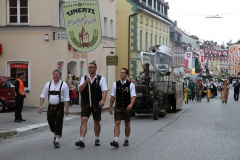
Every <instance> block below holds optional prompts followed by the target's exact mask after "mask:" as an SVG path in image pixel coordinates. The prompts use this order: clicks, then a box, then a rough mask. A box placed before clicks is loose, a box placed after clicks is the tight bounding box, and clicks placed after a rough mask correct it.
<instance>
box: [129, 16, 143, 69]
mask: <svg viewBox="0 0 240 160" xmlns="http://www.w3.org/2000/svg"><path fill="white" fill-rule="evenodd" d="M138 13H140V12H137V13H133V14H131V15H129V17H128V70H129V72H130V43H131V42H130V30H131V29H130V26H131V25H130V21H131V17H132V16H135V15H137V14H138Z"/></svg>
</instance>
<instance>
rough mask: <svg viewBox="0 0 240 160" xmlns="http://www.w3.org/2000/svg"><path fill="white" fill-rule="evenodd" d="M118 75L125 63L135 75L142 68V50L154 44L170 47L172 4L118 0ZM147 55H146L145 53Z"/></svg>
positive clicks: (158, 1) (134, 75)
mask: <svg viewBox="0 0 240 160" xmlns="http://www.w3.org/2000/svg"><path fill="white" fill-rule="evenodd" d="M116 6H117V26H121V27H118V28H117V41H116V54H117V55H118V57H119V62H121V63H120V64H119V65H118V66H116V78H118V77H119V74H118V72H119V70H120V69H121V68H122V67H125V68H129V71H130V74H129V75H131V76H133V78H136V77H137V76H138V75H139V73H140V72H141V71H143V68H142V65H141V61H140V51H149V48H150V47H151V46H156V45H166V46H169V47H170V36H169V35H170V33H169V26H170V24H171V20H170V19H168V9H169V5H168V3H167V2H163V1H161V0H117V5H116ZM146 59H147V57H146Z"/></svg>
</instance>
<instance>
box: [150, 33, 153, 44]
mask: <svg viewBox="0 0 240 160" xmlns="http://www.w3.org/2000/svg"><path fill="white" fill-rule="evenodd" d="M152 41H153V32H152V31H151V35H150V47H152V44H153V43H152Z"/></svg>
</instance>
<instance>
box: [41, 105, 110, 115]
mask: <svg viewBox="0 0 240 160" xmlns="http://www.w3.org/2000/svg"><path fill="white" fill-rule="evenodd" d="M108 109H109V107H103V108H102V111H106V110H108ZM42 112H47V109H43V110H42ZM69 114H71V115H81V111H69Z"/></svg>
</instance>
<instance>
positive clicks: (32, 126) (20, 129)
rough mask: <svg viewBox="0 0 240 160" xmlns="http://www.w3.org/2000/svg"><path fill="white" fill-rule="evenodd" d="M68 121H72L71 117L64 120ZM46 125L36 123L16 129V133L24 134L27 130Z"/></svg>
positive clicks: (45, 124)
mask: <svg viewBox="0 0 240 160" xmlns="http://www.w3.org/2000/svg"><path fill="white" fill-rule="evenodd" d="M70 119H73V117H70V118H64V120H70ZM47 125H48V123H47V122H45V123H38V124H33V125H29V126H25V127H20V128H16V130H17V131H18V132H24V131H27V130H32V129H36V128H40V127H43V126H47Z"/></svg>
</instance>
